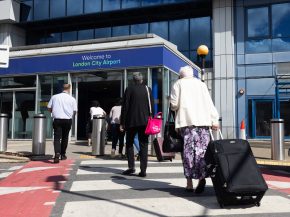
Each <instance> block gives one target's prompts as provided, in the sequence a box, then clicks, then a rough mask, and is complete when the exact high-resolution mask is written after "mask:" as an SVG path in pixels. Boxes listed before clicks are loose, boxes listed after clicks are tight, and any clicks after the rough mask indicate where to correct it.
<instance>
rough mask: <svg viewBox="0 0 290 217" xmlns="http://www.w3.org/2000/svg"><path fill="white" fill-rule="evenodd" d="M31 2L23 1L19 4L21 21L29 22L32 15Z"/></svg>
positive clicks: (30, 0)
mask: <svg viewBox="0 0 290 217" xmlns="http://www.w3.org/2000/svg"><path fill="white" fill-rule="evenodd" d="M32 5H33V2H32V0H23V1H22V3H21V20H22V21H31V20H32V14H33V8H32Z"/></svg>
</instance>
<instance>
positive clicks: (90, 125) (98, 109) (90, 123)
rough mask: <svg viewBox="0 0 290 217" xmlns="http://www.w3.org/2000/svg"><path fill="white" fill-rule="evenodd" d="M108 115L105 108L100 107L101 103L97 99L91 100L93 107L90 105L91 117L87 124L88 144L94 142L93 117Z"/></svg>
mask: <svg viewBox="0 0 290 217" xmlns="http://www.w3.org/2000/svg"><path fill="white" fill-rule="evenodd" d="M95 115H96V116H98V115H100V116H106V112H105V111H104V109H102V108H101V107H100V103H99V101H97V100H94V101H92V102H91V107H90V118H89V120H88V123H87V126H86V128H87V129H86V131H87V137H88V146H90V145H91V144H92V138H91V136H92V130H93V119H94V116H95Z"/></svg>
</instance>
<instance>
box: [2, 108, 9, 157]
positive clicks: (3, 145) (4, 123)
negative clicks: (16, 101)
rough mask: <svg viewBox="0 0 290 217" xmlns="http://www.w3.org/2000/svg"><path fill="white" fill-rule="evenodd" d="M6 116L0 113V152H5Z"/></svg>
mask: <svg viewBox="0 0 290 217" xmlns="http://www.w3.org/2000/svg"><path fill="white" fill-rule="evenodd" d="M8 117H9V116H8V114H4V113H0V151H3V152H5V151H7V134H8Z"/></svg>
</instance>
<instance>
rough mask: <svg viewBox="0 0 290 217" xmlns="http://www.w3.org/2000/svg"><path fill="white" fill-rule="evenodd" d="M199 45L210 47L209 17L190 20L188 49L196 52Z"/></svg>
mask: <svg viewBox="0 0 290 217" xmlns="http://www.w3.org/2000/svg"><path fill="white" fill-rule="evenodd" d="M201 44H205V45H206V46H207V47H208V48H211V47H212V44H211V20H210V17H200V18H193V19H190V49H193V50H196V49H197V48H198V46H199V45H201Z"/></svg>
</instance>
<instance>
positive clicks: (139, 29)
mask: <svg viewBox="0 0 290 217" xmlns="http://www.w3.org/2000/svg"><path fill="white" fill-rule="evenodd" d="M145 33H148V23H142V24H135V25H131V35H137V34H145Z"/></svg>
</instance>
